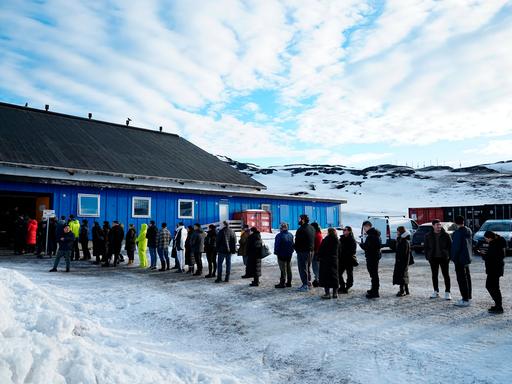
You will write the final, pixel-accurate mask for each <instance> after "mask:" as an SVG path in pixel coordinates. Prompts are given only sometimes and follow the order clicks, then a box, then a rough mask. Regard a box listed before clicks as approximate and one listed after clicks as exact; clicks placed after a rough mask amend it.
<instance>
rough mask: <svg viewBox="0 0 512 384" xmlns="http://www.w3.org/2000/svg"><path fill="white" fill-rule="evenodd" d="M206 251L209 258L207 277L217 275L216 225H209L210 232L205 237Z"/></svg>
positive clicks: (207, 258)
mask: <svg viewBox="0 0 512 384" xmlns="http://www.w3.org/2000/svg"><path fill="white" fill-rule="evenodd" d="M204 251H205V252H206V260H208V274H207V275H206V276H205V278H207V279H208V278H210V277H215V276H216V274H217V228H216V227H215V225H213V224H210V225H209V226H208V232H207V233H206V238H205V239H204Z"/></svg>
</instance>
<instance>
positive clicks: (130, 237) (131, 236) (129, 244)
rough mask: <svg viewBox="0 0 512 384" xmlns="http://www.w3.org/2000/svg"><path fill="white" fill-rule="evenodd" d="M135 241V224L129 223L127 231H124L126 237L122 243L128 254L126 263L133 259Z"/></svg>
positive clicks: (129, 263)
mask: <svg viewBox="0 0 512 384" xmlns="http://www.w3.org/2000/svg"><path fill="white" fill-rule="evenodd" d="M136 241H137V231H136V230H135V226H134V225H133V224H130V225H129V227H128V231H127V232H126V239H125V243H124V249H125V250H126V254H127V255H128V265H132V264H133V261H134V259H135V243H136Z"/></svg>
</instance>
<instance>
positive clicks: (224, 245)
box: [215, 221, 236, 283]
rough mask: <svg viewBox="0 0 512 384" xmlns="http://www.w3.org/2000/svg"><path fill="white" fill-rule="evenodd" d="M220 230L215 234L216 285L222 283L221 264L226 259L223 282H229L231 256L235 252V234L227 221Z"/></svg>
mask: <svg viewBox="0 0 512 384" xmlns="http://www.w3.org/2000/svg"><path fill="white" fill-rule="evenodd" d="M222 225H223V227H222V229H221V230H220V231H219V233H217V241H216V243H217V254H218V256H217V271H218V273H217V279H216V280H215V282H216V283H220V282H221V281H222V264H223V263H224V259H226V277H225V280H224V282H226V283H227V282H229V275H230V274H231V255H234V254H235V252H236V234H235V231H233V230H232V229H231V228H229V224H228V222H227V221H223V222H222Z"/></svg>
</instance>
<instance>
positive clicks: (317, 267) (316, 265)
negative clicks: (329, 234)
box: [311, 223, 323, 288]
mask: <svg viewBox="0 0 512 384" xmlns="http://www.w3.org/2000/svg"><path fill="white" fill-rule="evenodd" d="M311 226H312V227H313V228H314V229H315V253H314V254H313V261H312V263H311V264H312V267H313V275H315V279H314V280H313V287H315V288H316V287H318V286H319V283H318V280H319V278H320V275H319V273H320V265H319V262H318V252H319V251H320V245H321V244H322V240H323V236H322V229H321V228H320V226H319V225H318V223H312V224H311Z"/></svg>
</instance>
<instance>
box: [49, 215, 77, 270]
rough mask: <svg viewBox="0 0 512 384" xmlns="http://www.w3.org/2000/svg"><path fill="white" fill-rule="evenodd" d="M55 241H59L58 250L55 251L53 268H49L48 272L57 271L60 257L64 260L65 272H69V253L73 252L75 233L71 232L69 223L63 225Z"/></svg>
mask: <svg viewBox="0 0 512 384" xmlns="http://www.w3.org/2000/svg"><path fill="white" fill-rule="evenodd" d="M57 241H58V243H59V251H58V252H57V256H56V258H55V263H54V264H53V268H52V269H50V272H57V267H58V266H59V262H60V259H61V258H62V257H64V259H65V260H66V272H69V268H70V265H71V253H72V252H73V245H74V243H75V235H74V234H73V232H71V230H70V227H69V224H65V225H64V228H63V230H62V234H61V236H60V237H59V238H58V240H57Z"/></svg>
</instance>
